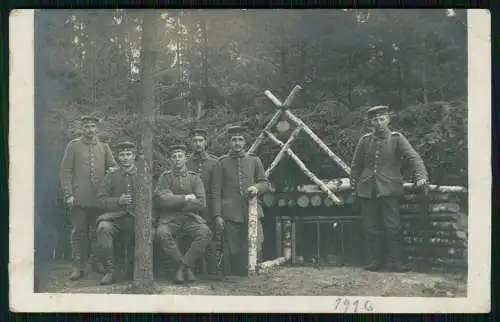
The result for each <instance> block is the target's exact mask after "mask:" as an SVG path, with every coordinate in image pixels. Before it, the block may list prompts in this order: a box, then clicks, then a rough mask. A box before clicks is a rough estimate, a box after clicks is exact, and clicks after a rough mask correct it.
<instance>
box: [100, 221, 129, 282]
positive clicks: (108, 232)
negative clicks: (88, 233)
mask: <svg viewBox="0 0 500 322" xmlns="http://www.w3.org/2000/svg"><path fill="white" fill-rule="evenodd" d="M133 234H134V218H133V217H132V216H130V215H129V214H126V213H125V214H123V216H121V217H119V218H116V219H113V220H103V221H101V222H100V223H99V224H98V226H97V244H98V245H99V256H100V257H101V258H102V259H103V263H104V267H105V269H106V271H108V272H113V271H114V268H115V250H114V245H115V244H118V245H120V246H122V247H124V248H125V247H128V245H129V244H130V242H131V240H132V236H133Z"/></svg>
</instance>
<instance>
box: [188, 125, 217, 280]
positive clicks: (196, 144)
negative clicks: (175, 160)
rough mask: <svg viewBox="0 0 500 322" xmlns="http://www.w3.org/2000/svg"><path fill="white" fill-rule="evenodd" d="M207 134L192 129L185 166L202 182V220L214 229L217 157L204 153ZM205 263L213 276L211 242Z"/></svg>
mask: <svg viewBox="0 0 500 322" xmlns="http://www.w3.org/2000/svg"><path fill="white" fill-rule="evenodd" d="M206 137H207V132H206V131H205V130H203V129H194V130H192V131H191V145H192V149H193V153H192V154H191V155H190V156H189V158H188V161H187V163H186V166H187V168H188V170H190V171H193V172H196V173H197V174H198V175H199V176H200V178H201V180H202V181H203V186H204V188H205V194H206V202H207V207H206V209H205V213H204V214H203V218H204V219H205V220H207V222H208V224H209V226H210V228H211V229H212V231H213V229H214V228H215V227H214V225H213V220H211V218H213V217H212V216H210V214H209V212H210V211H211V210H212V209H213V207H212V194H211V190H212V187H211V185H212V183H211V182H212V174H213V169H214V167H215V165H216V164H217V157H215V156H213V155H211V154H210V153H208V152H207V151H206V146H207V141H206ZM206 255H207V256H206V257H207V263H208V265H207V266H208V273H209V274H215V273H216V271H217V258H216V245H215V242H211V243H210V244H209V245H208V247H207V252H206Z"/></svg>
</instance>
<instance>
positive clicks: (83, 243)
mask: <svg viewBox="0 0 500 322" xmlns="http://www.w3.org/2000/svg"><path fill="white" fill-rule="evenodd" d="M98 215H99V211H97V210H95V209H93V208H86V207H75V208H73V209H72V210H71V215H70V217H71V218H70V219H71V226H72V229H71V252H72V257H73V265H74V266H75V267H76V268H78V269H80V270H83V269H84V268H85V262H86V261H87V260H88V259H89V258H90V260H91V261H92V263H95V262H96V260H97V258H96V256H95V249H96V246H97V245H96V223H95V220H96V218H97V216H98Z"/></svg>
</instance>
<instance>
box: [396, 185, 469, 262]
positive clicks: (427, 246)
mask: <svg viewBox="0 0 500 322" xmlns="http://www.w3.org/2000/svg"><path fill="white" fill-rule="evenodd" d="M428 197H429V198H428V200H429V204H428V212H427V215H426V214H425V213H424V212H423V209H422V207H423V205H422V204H421V198H422V196H419V195H417V194H413V193H408V194H406V195H405V197H404V202H402V204H401V221H402V225H403V234H404V241H405V253H406V255H407V257H408V260H409V261H410V262H414V263H416V264H421V265H422V266H426V265H427V266H430V267H433V268H435V269H436V270H439V269H443V270H464V269H466V268H467V240H468V238H467V237H468V231H467V219H468V216H467V203H466V202H465V201H464V198H466V196H464V195H463V194H462V193H460V192H451V193H446V192H431V193H430V194H429V196H428Z"/></svg>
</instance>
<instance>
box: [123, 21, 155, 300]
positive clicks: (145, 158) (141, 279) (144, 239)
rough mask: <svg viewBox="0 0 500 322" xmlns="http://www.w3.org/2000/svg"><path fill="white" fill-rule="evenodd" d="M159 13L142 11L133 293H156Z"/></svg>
mask: <svg viewBox="0 0 500 322" xmlns="http://www.w3.org/2000/svg"><path fill="white" fill-rule="evenodd" d="M156 19H157V14H156V13H152V14H147V13H144V14H143V19H142V46H141V63H140V66H141V70H140V83H139V90H140V91H141V92H142V102H141V103H142V116H143V124H142V137H141V144H140V148H139V157H138V162H137V173H138V187H137V188H138V189H137V206H136V217H135V262H134V285H133V287H132V289H131V290H129V291H130V292H133V293H140V294H148V293H154V292H155V286H154V279H153V225H152V221H153V211H152V173H151V170H152V168H151V165H152V156H153V132H152V122H153V121H154V103H155V97H154V78H153V72H154V67H155V53H154V52H153V50H152V41H153V39H154V36H155V31H156Z"/></svg>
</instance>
